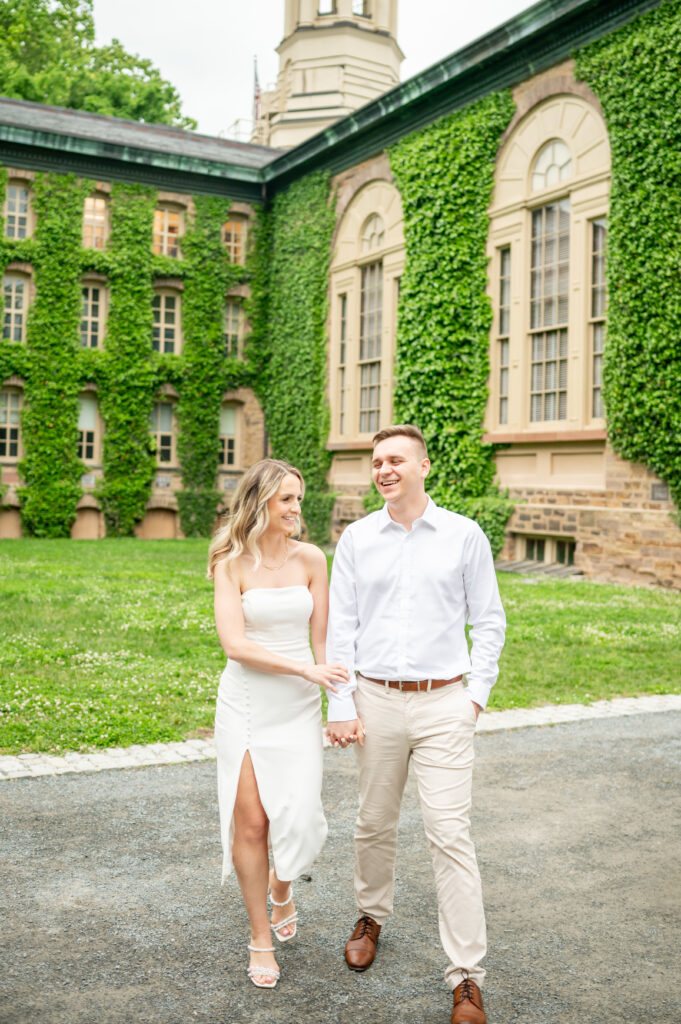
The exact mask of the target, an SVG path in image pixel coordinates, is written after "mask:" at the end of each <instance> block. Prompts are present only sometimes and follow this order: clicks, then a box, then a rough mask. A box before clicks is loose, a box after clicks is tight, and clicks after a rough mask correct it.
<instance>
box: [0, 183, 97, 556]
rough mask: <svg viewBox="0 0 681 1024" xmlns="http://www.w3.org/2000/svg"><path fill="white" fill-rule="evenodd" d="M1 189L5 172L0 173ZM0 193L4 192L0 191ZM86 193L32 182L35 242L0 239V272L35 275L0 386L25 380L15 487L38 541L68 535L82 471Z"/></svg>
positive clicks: (7, 348) (80, 187) (0, 369)
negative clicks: (14, 378) (25, 269)
mask: <svg viewBox="0 0 681 1024" xmlns="http://www.w3.org/2000/svg"><path fill="white" fill-rule="evenodd" d="M3 177H4V181H3V182H2V185H3V186H4V184H5V183H6V172H4V175H3ZM3 194H4V187H3ZM84 196H85V186H84V184H83V182H80V181H78V180H77V179H76V178H75V177H74V176H73V175H65V176H62V177H60V179H59V181H56V180H55V178H54V177H53V176H52V175H44V174H38V175H36V177H35V180H34V182H33V202H34V210H35V214H36V218H37V228H36V232H35V237H34V238H33V239H30V240H19V241H14V240H11V239H3V244H2V267H3V269H4V268H6V267H7V264H8V263H11V262H14V261H20V262H27V263H30V264H31V265H32V267H33V270H34V275H35V276H34V285H35V299H34V301H33V303H32V304H31V307H30V311H29V314H28V320H27V324H26V335H25V336H26V343H25V344H20V343H17V342H13V341H5V342H3V346H2V354H1V355H0V374H1V376H2V379H3V380H4V379H5V378H6V377H8V376H10V374H12V373H14V374H17V375H18V376H20V377H22V378H23V380H24V406H23V410H22V417H21V419H22V438H23V457H22V459H21V461H20V462H19V466H18V469H19V473H20V475H21V478H22V481H23V485H22V486H21V487H20V488H18V495H19V500H20V502H21V506H22V518H23V521H24V524H25V527H26V529H27V530H28V531H29V532H30V533H33V534H35V535H36V536H39V537H59V536H64V535H65V534H66V535H67V534H68V532H69V530H70V528H71V525H72V523H73V521H74V519H75V517H76V505H77V503H78V499H79V498H80V495H81V487H80V475H81V473H82V472H83V464H82V462H80V460H79V459H78V457H77V454H76V444H77V427H78V390H79V379H78V368H77V353H78V340H79V338H78V328H79V322H80V288H79V261H80V211H81V209H82V204H83V199H84Z"/></svg>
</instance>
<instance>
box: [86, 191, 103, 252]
mask: <svg viewBox="0 0 681 1024" xmlns="http://www.w3.org/2000/svg"><path fill="white" fill-rule="evenodd" d="M107 213H108V211H107V201H106V199H105V198H104V196H87V198H86V200H85V206H84V209H83V247H84V248H85V249H103V248H104V247H105V245H106V237H107V233H108V223H107Z"/></svg>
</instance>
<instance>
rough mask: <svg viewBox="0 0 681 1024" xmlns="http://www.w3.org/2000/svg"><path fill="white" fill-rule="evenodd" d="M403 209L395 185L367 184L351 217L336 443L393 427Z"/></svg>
mask: <svg viewBox="0 0 681 1024" xmlns="http://www.w3.org/2000/svg"><path fill="white" fill-rule="evenodd" d="M403 265H404V236H403V231H402V205H401V202H400V196H399V193H398V191H397V189H396V188H395V187H394V186H393V185H391V184H390V183H389V182H387V181H382V180H379V181H374V182H370V183H369V184H368V185H365V186H364V188H362V189H361V190H360V191H359V192H358V193H357V194H356V196H355V197H354V198H353V199H352V201H351V202H350V203H349V205H348V207H347V209H346V210H345V212H344V213H343V216H342V219H341V222H340V224H339V226H338V230H337V234H336V245H335V253H334V258H333V262H332V265H331V293H332V294H331V363H332V388H331V409H332V426H331V441H332V443H333V441H334V439H337V440H338V441H339V442H343V443H344V444H346V443H348V442H349V441H350V440H352V439H353V438H354V439H357V440H366V439H368V438H371V436H372V435H373V434H375V433H376V431H377V430H379V429H380V428H381V426H384V425H385V424H386V423H388V422H389V421H390V418H391V415H392V376H393V361H394V345H395V333H396V325H397V298H398V287H399V279H400V276H401V274H402V268H403Z"/></svg>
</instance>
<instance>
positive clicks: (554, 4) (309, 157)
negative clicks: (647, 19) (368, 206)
mask: <svg viewBox="0 0 681 1024" xmlns="http://www.w3.org/2000/svg"><path fill="white" fill-rule="evenodd" d="M662 2H664V0H542V2H540V3H538V4H535V5H534V6H533V7H530V8H528V9H527V10H526V11H522V12H521V13H520V14H518V15H516V17H514V18H512V19H510V20H509V21H507V22H505V23H504V24H503V25H500V26H499V27H498V28H496V29H494V30H493V31H492V32H490V33H488V34H487V35H485V36H482V37H481V38H480V39H477V40H475V41H474V42H473V43H470V44H469V45H468V46H466V47H464V48H463V49H461V50H458V51H457V52H455V53H453V54H451V56H449V57H447V58H445V59H444V60H442V61H439V62H438V63H437V64H433V65H432V66H431V67H429V68H426V70H425V71H422V72H421V73H420V74H418V75H414V77H413V78H410V79H408V80H407V81H406V82H403V83H402V84H400V85H398V86H395V88H393V89H391V90H390V91H389V92H387V93H384V94H383V95H382V96H380V97H379V98H378V99H376V100H372V101H371V102H370V103H367V104H366V105H365V106H363V107H360V109H359V110H357V111H355V112H354V113H352V114H349V115H348V116H347V117H344V118H343V119H342V120H340V121H337V122H335V124H333V125H331V126H330V127H329V128H326V129H325V130H324V131H322V132H319V133H318V134H317V135H315V136H313V137H312V138H311V139H308V140H307V141H306V142H303V143H301V145H299V146H296V147H295V149H291V150H288V151H287V152H286V153H284V154H282V155H281V156H279V157H276V158H275V159H274V160H273V161H272V162H271V163H268V164H267V165H266V166H265V167H264V168H263V169H262V171H261V174H262V176H263V178H264V180H265V182H266V189H267V194H268V196H271V195H272V194H273V193H275V192H276V191H278V190H279V189H281V188H285V187H286V186H287V185H288V184H289V183H290V182H291V181H292V180H293V179H295V178H298V177H300V176H301V175H303V174H308V173H310V172H312V171H316V170H325V171H330V172H331V173H334V174H335V173H338V172H339V171H342V170H346V169H347V168H348V167H352V166H353V165H354V164H357V163H360V162H361V161H362V160H365V159H367V158H368V157H370V156H373V155H375V154H376V153H379V152H381V151H382V150H384V149H385V148H386V147H388V146H390V145H391V144H392V143H394V142H396V141H397V140H398V139H399V138H401V137H403V136H405V135H408V134H410V133H411V132H414V131H417V130H418V129H419V128H423V127H425V125H427V124H430V123H432V122H433V121H436V120H437V119H438V118H440V117H442V116H444V115H445V114H448V113H451V112H452V111H454V110H459V109H461V108H462V107H465V106H467V105H468V104H469V103H472V102H473V101H474V100H476V99H480V98H481V97H482V96H485V95H487V94H489V93H490V92H494V91H496V90H498V89H504V88H508V87H510V86H513V85H516V84H518V83H519V82H522V81H523V80H525V79H527V78H530V77H531V76H532V75H536V74H538V73H539V72H540V71H543V70H546V69H547V68H549V67H551V66H552V65H553V64H556V63H558V62H559V61H561V60H565V59H566V58H567V57H569V56H571V55H572V54H573V53H574V52H575V51H576V50H578V49H580V48H581V47H583V46H585V45H587V44H588V43H590V42H592V41H593V40H595V39H598V38H600V37H601V36H604V35H607V34H608V33H609V32H612V31H614V30H615V29H617V28H619V27H620V26H622V25H624V24H626V23H627V22H629V21H631V20H632V19H633V18H635V17H637V16H638V15H640V14H643V13H645V12H646V11H648V10H651V9H652V8H654V7H658V6H659V5H660V3H662Z"/></svg>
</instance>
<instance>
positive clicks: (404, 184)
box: [390, 92, 514, 554]
mask: <svg viewBox="0 0 681 1024" xmlns="http://www.w3.org/2000/svg"><path fill="white" fill-rule="evenodd" d="M513 113H514V104H513V101H512V99H511V96H510V94H509V93H506V92H503V93H495V94H493V95H490V96H487V97H485V98H484V99H482V100H479V101H478V102H476V103H474V104H472V105H471V106H469V107H466V108H465V109H464V110H462V111H458V112H456V113H454V114H451V115H449V116H448V117H445V118H442V119H441V120H439V121H437V122H435V123H434V124H432V125H430V126H428V127H427V128H425V129H423V130H422V131H419V132H417V133H415V134H413V135H409V136H407V137H406V138H404V139H402V140H401V141H400V142H398V143H397V144H396V145H395V146H393V147H392V149H391V151H390V164H391V168H392V171H393V174H394V176H395V181H396V184H397V187H398V189H399V191H400V195H401V197H402V206H403V211H404V234H405V245H406V262H405V270H404V274H403V276H402V281H401V287H400V302H399V313H398V328H397V359H396V377H397V383H396V388H395V398H394V402H395V419H396V421H400V422H407V423H416V424H418V425H419V427H420V428H421V429H422V431H423V433H424V436H425V438H426V441H427V443H428V449H429V453H430V457H431V459H432V469H431V473H430V476H429V478H428V490H429V493H430V494H431V495H432V497H433V499H434V500H435V501H436V502H437V503H438V504H441V505H443V506H445V507H446V508H450V509H452V510H454V511H456V512H460V513H462V514H464V515H468V516H471V517H472V518H474V519H476V520H477V521H478V522H479V523H480V525H481V526H482V528H483V529H484V530H485V532H486V533H487V536H488V537H489V539H490V543H491V545H492V549H493V551H494V553H495V554H496V553H497V552H498V551H499V550H500V548H501V546H502V544H503V541H504V531H505V526H506V523H507V521H508V518H509V516H510V513H511V511H512V504H511V503H510V502H509V501H508V500H507V498H506V497H505V496H504V495H502V494H500V493H499V490H498V488H497V487H496V486H495V484H494V473H495V468H494V461H493V447H492V446H491V445H486V444H483V442H482V433H483V418H484V415H485V406H486V402H487V395H488V386H487V381H488V377H489V332H490V327H491V324H492V308H491V304H490V301H489V297H488V295H487V293H486V289H487V262H488V261H487V252H486V247H487V238H488V231H489V218H488V216H487V208H488V206H489V204H490V202H491V198H492V189H493V185H494V169H495V157H496V153H497V149H498V146H499V142H500V138H501V135H502V133H503V131H504V129H505V128H506V127H507V125H508V123H509V121H510V120H511V117H512V116H513Z"/></svg>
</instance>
